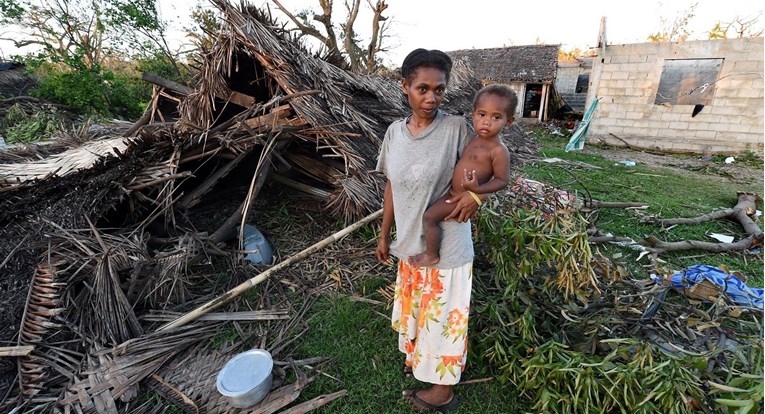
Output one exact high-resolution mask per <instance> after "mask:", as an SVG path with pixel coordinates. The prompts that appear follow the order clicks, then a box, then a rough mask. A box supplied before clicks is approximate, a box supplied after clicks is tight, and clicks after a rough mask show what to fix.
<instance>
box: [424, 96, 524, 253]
mask: <svg viewBox="0 0 765 414" xmlns="http://www.w3.org/2000/svg"><path fill="white" fill-rule="evenodd" d="M517 106H518V97H517V96H516V95H515V92H513V90H512V89H510V88H509V87H507V86H505V85H499V84H491V85H488V86H485V87H483V88H482V89H481V90H479V91H478V92H477V93H476V95H475V99H474V100H473V129H474V130H475V136H474V137H473V138H471V140H470V141H468V143H467V145H466V146H465V150H464V151H463V153H462V156H461V157H460V159H459V160H458V161H457V165H456V166H455V167H454V176H453V177H452V186H451V188H450V189H449V191H448V192H447V193H446V194H444V195H443V196H441V198H439V199H438V200H436V201H435V202H434V203H433V204H432V205H431V206H430V207H428V209H427V210H426V211H425V214H424V215H423V226H424V236H425V251H424V252H422V253H420V254H417V255H415V256H412V257H410V258H409V263H410V264H411V265H413V266H431V265H434V264H436V263H438V262H439V260H440V257H439V249H440V242H441V228H440V227H439V223H440V222H441V221H443V219H444V218H445V217H446V216H448V215H449V214H450V213H451V212H452V210H453V209H454V205H453V204H449V203H447V202H446V200H448V199H450V198H452V197H454V196H456V195H458V194H459V193H461V192H463V191H469V192H471V193H472V195H473V198H475V199H476V202H478V204H481V202H480V198H479V197H478V196H476V194H486V193H493V192H496V191H499V190H501V189H503V188H505V187H506V186H507V184H508V181H509V175H510V168H509V167H510V152H509V151H508V150H507V147H505V144H503V143H502V141H501V140H500V139H499V133H500V132H501V131H502V129H503V128H505V127H506V126H510V125H512V123H513V121H514V120H515V116H514V115H515V109H516V107H517Z"/></svg>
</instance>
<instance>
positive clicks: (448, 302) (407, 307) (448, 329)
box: [391, 260, 473, 385]
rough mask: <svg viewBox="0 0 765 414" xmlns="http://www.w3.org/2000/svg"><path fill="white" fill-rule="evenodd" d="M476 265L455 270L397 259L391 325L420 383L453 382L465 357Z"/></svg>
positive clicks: (399, 345)
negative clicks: (471, 292)
mask: <svg viewBox="0 0 765 414" xmlns="http://www.w3.org/2000/svg"><path fill="white" fill-rule="evenodd" d="M472 282H473V263H472V262H470V263H467V264H465V265H463V266H460V267H457V268H454V269H435V268H430V267H414V266H411V265H409V264H408V263H407V262H406V260H400V261H399V262H398V276H397V277H396V292H395V297H394V301H393V315H392V317H391V326H392V327H393V330H395V331H396V332H398V347H399V350H400V351H401V352H403V353H405V354H406V364H407V365H409V366H411V367H412V373H413V375H414V377H415V378H417V379H418V380H420V381H423V382H428V383H431V384H441V385H453V384H456V383H458V382H459V381H460V375H461V374H462V371H464V370H465V362H466V359H467V340H468V337H467V330H468V314H469V312H470V290H471V287H472Z"/></svg>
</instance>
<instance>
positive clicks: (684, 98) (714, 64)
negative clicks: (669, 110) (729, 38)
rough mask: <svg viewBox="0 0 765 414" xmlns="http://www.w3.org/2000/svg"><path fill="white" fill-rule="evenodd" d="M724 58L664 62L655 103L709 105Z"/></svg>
mask: <svg viewBox="0 0 765 414" xmlns="http://www.w3.org/2000/svg"><path fill="white" fill-rule="evenodd" d="M722 64H723V59H678V60H666V61H664V68H663V69H662V71H661V80H660V81H659V90H658V91H656V100H655V101H654V103H655V104H657V105H659V104H663V103H668V104H672V105H696V104H703V105H709V104H711V103H712V97H713V96H714V91H715V86H714V83H715V82H716V81H717V77H718V76H719V75H720V68H721V67H722Z"/></svg>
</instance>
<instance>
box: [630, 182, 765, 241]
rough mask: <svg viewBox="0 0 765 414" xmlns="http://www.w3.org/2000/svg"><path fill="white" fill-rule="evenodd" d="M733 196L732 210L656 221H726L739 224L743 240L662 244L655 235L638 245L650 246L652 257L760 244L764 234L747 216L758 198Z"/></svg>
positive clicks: (741, 195)
mask: <svg viewBox="0 0 765 414" xmlns="http://www.w3.org/2000/svg"><path fill="white" fill-rule="evenodd" d="M736 194H737V195H738V202H737V203H736V205H735V206H734V207H733V208H726V209H723V210H719V211H714V212H711V213H707V214H704V215H701V216H698V217H693V218H672V219H662V220H658V222H659V223H661V224H663V225H674V224H699V223H703V222H705V221H710V220H715V219H721V218H729V219H731V220H733V221H736V222H738V224H739V225H741V227H742V228H743V229H744V232H745V233H746V234H747V237H746V238H743V239H741V240H739V241H737V242H734V243H713V242H704V241H698V240H682V241H678V242H665V241H663V240H659V239H657V238H656V237H654V236H649V237H646V238H645V239H644V240H643V241H641V242H640V244H641V245H643V246H647V247H649V248H650V249H649V251H650V252H651V254H652V255H654V256H656V255H658V254H660V253H664V252H669V251H677V250H689V249H698V250H704V251H707V252H714V253H719V252H733V251H744V250H748V249H749V248H751V247H754V246H759V245H762V242H763V232H762V230H761V229H760V227H759V226H758V225H757V223H755V222H754V220H752V218H751V217H749V216H750V215H751V214H754V212H755V211H756V204H755V203H756V201H757V198H758V196H757V195H756V194H754V193H748V192H744V191H739V192H737V193H736Z"/></svg>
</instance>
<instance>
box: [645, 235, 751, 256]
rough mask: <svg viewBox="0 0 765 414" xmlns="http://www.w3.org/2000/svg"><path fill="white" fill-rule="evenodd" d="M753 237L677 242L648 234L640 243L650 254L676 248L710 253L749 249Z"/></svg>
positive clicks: (675, 249) (670, 250)
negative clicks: (719, 241)
mask: <svg viewBox="0 0 765 414" xmlns="http://www.w3.org/2000/svg"><path fill="white" fill-rule="evenodd" d="M755 240H756V239H755V238H754V236H749V237H747V238H745V239H741V240H739V241H737V242H734V243H714V242H705V241H699V240H682V241H678V242H665V241H663V240H659V239H657V238H656V237H654V236H648V237H646V238H645V239H643V240H642V241H640V244H641V245H643V246H646V247H649V248H650V249H649V251H650V252H651V253H652V254H654V253H655V254H661V253H664V252H672V251H677V250H690V249H697V250H704V251H707V252H712V253H721V252H738V251H744V250H747V249H749V248H750V247H752V246H754V245H755Z"/></svg>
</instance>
